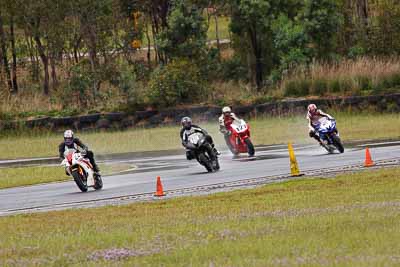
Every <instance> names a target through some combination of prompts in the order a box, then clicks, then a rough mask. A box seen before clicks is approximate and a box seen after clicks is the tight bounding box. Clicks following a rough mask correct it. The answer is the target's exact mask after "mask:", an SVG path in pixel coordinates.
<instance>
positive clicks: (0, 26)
mask: <svg viewBox="0 0 400 267" xmlns="http://www.w3.org/2000/svg"><path fill="white" fill-rule="evenodd" d="M6 43H7V39H6V34H5V32H4V22H3V17H2V14H0V55H1V57H2V61H3V65H4V71H5V72H6V76H7V84H8V89H9V91H10V92H13V86H12V81H11V71H10V66H9V63H8V57H7V44H6Z"/></svg>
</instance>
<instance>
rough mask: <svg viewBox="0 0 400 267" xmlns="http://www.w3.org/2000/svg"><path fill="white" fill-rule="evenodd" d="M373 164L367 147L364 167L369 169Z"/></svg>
mask: <svg viewBox="0 0 400 267" xmlns="http://www.w3.org/2000/svg"><path fill="white" fill-rule="evenodd" d="M374 165H375V163H374V162H373V161H372V158H371V153H369V149H368V147H367V148H366V149H365V162H364V167H371V166H374Z"/></svg>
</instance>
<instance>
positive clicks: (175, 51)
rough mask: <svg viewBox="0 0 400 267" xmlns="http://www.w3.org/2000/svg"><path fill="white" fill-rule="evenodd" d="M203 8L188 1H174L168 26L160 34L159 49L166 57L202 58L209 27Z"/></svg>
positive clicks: (158, 37) (158, 38)
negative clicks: (207, 26)
mask: <svg viewBox="0 0 400 267" xmlns="http://www.w3.org/2000/svg"><path fill="white" fill-rule="evenodd" d="M202 11H203V9H202V8H201V7H199V6H197V5H195V4H190V3H188V1H183V0H175V1H173V4H172V7H171V12H170V13H169V15H168V28H165V29H164V30H163V31H162V32H161V33H160V34H159V35H158V36H157V40H158V43H159V49H160V50H161V52H163V53H164V54H165V56H166V59H167V60H168V59H172V58H179V57H184V58H189V59H192V60H196V59H200V58H201V57H202V55H204V53H205V49H206V40H207V28H206V25H205V20H204V18H203V15H202Z"/></svg>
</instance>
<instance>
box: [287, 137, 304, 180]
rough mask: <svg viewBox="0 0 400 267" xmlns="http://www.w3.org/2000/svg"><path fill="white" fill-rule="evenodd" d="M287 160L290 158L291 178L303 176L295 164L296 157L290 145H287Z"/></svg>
mask: <svg viewBox="0 0 400 267" xmlns="http://www.w3.org/2000/svg"><path fill="white" fill-rule="evenodd" d="M288 149H289V158H290V174H291V176H302V175H304V174H302V173H300V170H299V164H298V163H297V160H296V156H295V155H294V150H293V146H292V143H289V144H288Z"/></svg>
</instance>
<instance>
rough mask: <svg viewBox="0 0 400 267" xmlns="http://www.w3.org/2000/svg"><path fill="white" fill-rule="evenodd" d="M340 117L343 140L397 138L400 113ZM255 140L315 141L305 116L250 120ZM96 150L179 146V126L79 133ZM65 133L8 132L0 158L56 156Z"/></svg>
mask: <svg viewBox="0 0 400 267" xmlns="http://www.w3.org/2000/svg"><path fill="white" fill-rule="evenodd" d="M331 114H332V115H333V116H335V117H336V118H337V121H338V127H339V130H340V133H341V135H342V139H343V140H344V141H349V140H360V139H379V138H398V137H399V133H400V117H399V115H398V114H376V113H363V114H354V113H352V114H350V113H345V112H339V113H338V112H334V113H331ZM250 124H251V133H252V138H253V142H254V143H255V144H277V143H287V142H288V141H293V142H297V143H306V142H313V140H311V139H310V138H309V137H308V128H307V122H306V119H305V116H289V117H279V116H277V117H274V118H258V119H255V120H251V121H250ZM201 126H203V127H204V128H205V129H207V130H208V131H209V132H210V133H211V135H212V136H213V137H214V139H215V142H216V144H217V146H219V147H225V144H224V140H223V136H222V135H221V134H220V133H219V132H218V122H217V118H216V119H215V123H207V124H201ZM77 136H78V137H79V138H81V139H82V141H83V142H85V143H87V144H88V145H89V147H90V148H91V149H92V150H94V152H95V153H97V154H108V153H118V152H132V151H148V150H166V149H179V148H181V143H180V139H179V127H178V126H176V127H172V126H171V127H160V128H152V129H143V128H138V129H133V130H127V131H119V132H111V131H109V132H92V133H87V132H84V133H79V132H78V133H77ZM61 141H62V134H61V133H59V134H54V133H48V134H42V135H36V136H29V135H22V136H14V135H8V136H3V137H1V138H0V147H6V148H7V149H3V150H1V151H0V159H10V158H21V157H25V158H29V157H44V156H57V155H58V144H59V143H60V142H61Z"/></svg>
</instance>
